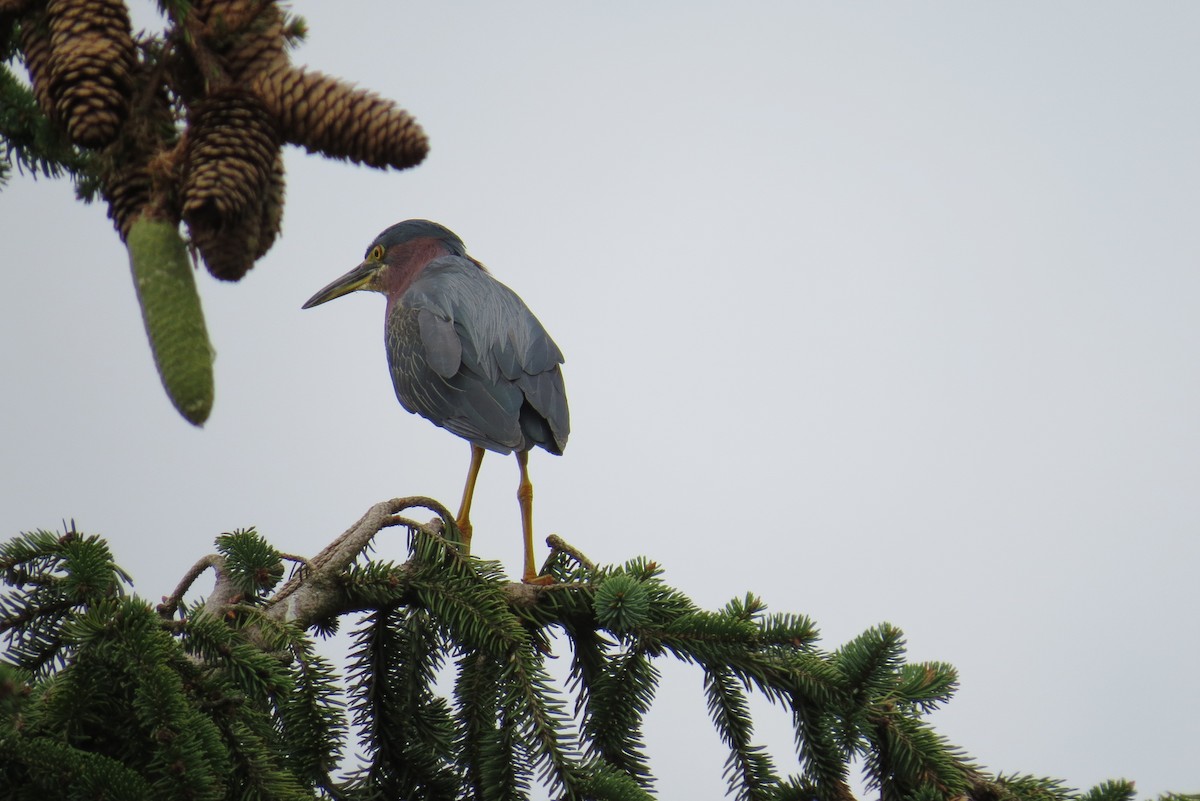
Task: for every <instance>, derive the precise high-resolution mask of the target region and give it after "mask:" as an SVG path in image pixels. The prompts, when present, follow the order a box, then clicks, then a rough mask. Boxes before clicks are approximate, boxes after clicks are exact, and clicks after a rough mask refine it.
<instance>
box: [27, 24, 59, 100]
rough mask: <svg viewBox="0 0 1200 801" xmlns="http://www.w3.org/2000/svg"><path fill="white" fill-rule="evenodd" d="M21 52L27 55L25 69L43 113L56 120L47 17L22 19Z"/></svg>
mask: <svg viewBox="0 0 1200 801" xmlns="http://www.w3.org/2000/svg"><path fill="white" fill-rule="evenodd" d="M21 52H22V53H24V54H25V69H27V70H28V71H29V82H30V83H31V84H33V95H34V97H36V98H37V102H38V105H39V106H40V107H41V109H42V113H43V114H45V115H46V116H47V117H49V118H50V119H55V118H56V117H57V114H56V112H55V110H54V99H53V98H52V97H51V95H50V27H49V25H48V23H47V22H46V15H45V14H40V13H32V14H27V15H25V17H24V18H22V19H21Z"/></svg>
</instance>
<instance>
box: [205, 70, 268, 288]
mask: <svg viewBox="0 0 1200 801" xmlns="http://www.w3.org/2000/svg"><path fill="white" fill-rule="evenodd" d="M188 137H189V141H188V148H187V160H186V164H185V168H184V176H183V186H182V192H181V197H182V202H183V219H184V220H185V221H186V222H187V224H188V229H189V230H190V231H191V234H192V241H193V243H195V245H196V247H197V248H198V249H199V250H200V254H201V255H202V256H203V257H204V263H205V264H206V265H207V266H208V270H209V272H211V273H212V274H213V275H214V276H216V277H217V278H221V279H224V280H228V281H236V280H238V279H239V278H241V277H242V276H243V275H245V274H246V271H247V270H249V269H250V267H251V266H253V264H254V259H255V258H256V257H257V254H258V253H259V251H260V249H261V250H262V252H266V251H265V248H263V247H262V242H263V232H262V229H263V224H264V219H265V218H266V216H267V212H266V211H265V206H266V204H267V203H268V199H269V198H274V197H279V198H282V190H279V192H278V193H276V191H275V190H274V189H273V188H272V183H273V181H275V180H276V178H275V175H276V160H277V158H278V157H279V146H280V142H279V135H278V133H277V132H276V130H275V126H274V123H273V122H272V120H271V119H270V117H269V116H268V115H267V112H266V110H265V109H264V108H263V107H262V104H261V103H260V102H259V101H258V99H257V98H255V97H254V96H253V95H249V94H247V93H245V92H243V91H241V90H240V89H235V88H230V89H224V90H221V91H219V92H217V93H215V94H214V95H212V96H211V97H209V98H207V99H206V100H204V101H201V102H200V103H197V104H196V106H195V107H194V108H193V109H192V118H191V121H190V124H189V127H188ZM279 174H280V176H281V175H282V169H280V170H279ZM269 235H270V238H271V239H272V240H273V239H274V227H272V229H271V230H270V232H269ZM266 247H270V244H269V243H268V244H267V245H266Z"/></svg>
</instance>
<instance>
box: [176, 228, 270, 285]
mask: <svg viewBox="0 0 1200 801" xmlns="http://www.w3.org/2000/svg"><path fill="white" fill-rule="evenodd" d="M261 227H262V226H261V223H260V220H259V218H258V217H256V216H252V215H250V214H244V215H242V216H240V217H237V218H235V219H233V220H231V221H229V222H227V223H226V224H224V225H222V226H217V225H214V224H212V223H211V222H210V221H208V220H204V219H201V220H196V221H193V222H189V223H188V231H189V232H190V233H191V235H192V244H193V245H195V247H196V249H197V250H199V251H200V255H201V256H203V257H204V266H205V267H207V268H208V272H209V274H211V275H212V276H213V277H214V278H219V279H221V280H222V281H237V280H240V279H241V278H242V276H244V275H245V274H246V273H248V272H249V271H250V268H251V267H253V266H254V259H255V256H254V254H255V253H256V252H257V251H258V249H259V239H260V231H261Z"/></svg>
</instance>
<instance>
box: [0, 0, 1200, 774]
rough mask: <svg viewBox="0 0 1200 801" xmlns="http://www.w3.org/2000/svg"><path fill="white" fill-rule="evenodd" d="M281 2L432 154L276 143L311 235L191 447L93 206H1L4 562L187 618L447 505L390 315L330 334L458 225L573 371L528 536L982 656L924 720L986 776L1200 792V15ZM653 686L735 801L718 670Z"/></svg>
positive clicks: (503, 479)
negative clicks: (27, 548)
mask: <svg viewBox="0 0 1200 801" xmlns="http://www.w3.org/2000/svg"><path fill="white" fill-rule="evenodd" d="M135 7H136V10H137V14H138V18H139V21H140V23H141V24H146V25H157V22H156V19H157V18H156V16H155V14H154V11H153V7H152V5H151V4H149V3H138V4H135ZM735 9H736V10H735ZM295 10H296V11H297V12H298V13H300V14H302V15H303V16H305V17H306V18H307V19H308V21H309V23H310V27H311V35H310V37H309V40H308V43H307V44H306V45H305V46H304V47H302V48H301V49H300V50H299V51H298V52H297V53H295V54H294V60H295V61H296V62H297V63H302V64H309V65H311V66H313V67H314V68H317V69H320V70H322V71H325V72H328V73H331V74H334V75H337V76H340V77H343V78H346V79H348V80H352V81H354V82H356V83H358V84H359V85H361V86H364V87H367V88H370V89H373V90H375V91H378V92H379V93H380V94H382V95H384V96H386V97H389V98H392V99H395V100H396V101H398V102H399V103H400V104H401V105H403V106H404V107H406V108H408V109H409V110H411V111H412V112H413V113H414V114H415V115H417V117H418V119H419V120H420V121H421V123H422V124H423V125H424V126H425V128H426V130H427V131H428V133H429V136H430V138H431V141H432V146H433V149H432V153H431V155H430V158H429V159H428V161H427V162H426V163H425V164H424V165H422V166H420V167H418V168H417V169H415V170H411V171H407V172H402V173H395V172H391V173H383V172H378V171H372V170H368V169H365V168H359V167H353V166H351V165H348V164H342V163H336V162H332V161H327V160H324V159H322V158H320V157H316V156H307V155H305V154H304V153H303V152H302V151H300V150H298V149H295V148H290V149H289V150H288V152H287V166H288V194H287V210H286V217H285V224H284V234H283V237H282V239H281V240H280V241H279V242H278V243H277V244H276V245H275V247H274V249H273V250H272V251H271V252H270V254H269V255H268V256H267V257H266V258H265V259H263V260H262V261H260V262H259V264H258V266H257V267H256V268H255V269H254V271H253V272H252V273H250V275H249V276H248V277H247V278H246V279H245V280H244V281H242V282H241V283H240V284H236V285H225V284H219V283H217V282H216V281H214V280H213V279H211V278H210V277H209V276H208V275H207V274H206V273H202V274H200V275H199V276H198V279H199V283H200V291H201V294H202V295H203V298H204V303H205V312H206V315H207V318H208V324H209V329H210V335H211V337H212V340H213V343H214V345H215V347H216V349H217V351H218V358H217V362H216V377H217V399H216V405H215V408H214V411H213V414H212V417H211V419H210V421H209V423H208V425H207V426H206V427H205V428H204V429H203V430H199V429H194V428H192V427H191V426H190V425H188V424H187V423H186V422H184V421H183V420H182V418H180V417H179V416H178V415H177V414H176V413H175V411H174V409H173V408H172V407H171V406H170V404H169V402H168V401H167V399H166V397H165V395H164V394H163V392H162V389H161V387H160V384H159V380H158V376H157V374H156V372H155V370H154V366H153V363H152V361H151V357H150V354H149V349H148V347H147V344H146V340H145V336H144V332H143V330H142V322H141V318H140V316H139V313H138V308H137V304H136V300H135V297H134V292H133V287H132V283H131V281H130V278H129V272H128V267H127V261H126V256H125V251H124V249H123V246H122V245H121V243H120V241H119V239H118V238H117V236H116V234H115V233H114V232H113V230H112V228H111V226H110V224H109V221H108V220H107V219H106V218H105V214H104V209H103V208H102V207H101V206H99V205H97V206H92V207H84V206H81V205H79V204H77V203H75V202H73V200H72V190H71V187H70V186H69V185H68V184H67V183H66V182H53V181H47V180H38V181H36V182H35V181H33V180H31V179H30V178H28V177H27V176H25V177H22V176H19V175H16V176H14V178H13V180H12V182H11V183H10V185H9V186H8V188H7V189H5V190H4V191H2V192H0V226H2V240H0V241H2V248H0V261H3V265H4V272H3V275H4V279H5V288H4V291H3V293H0V374H2V376H3V379H2V380H3V392H0V434H2V438H3V446H2V448H0V453H2V454H3V456H2V457H0V532H3V535H4V536H6V537H7V536H10V535H14V534H16V533H17V532H19V531H24V530H31V529H35V528H38V527H43V528H51V529H53V528H58V527H60V526H61V521H62V520H63V519H64V518H68V519H69V518H72V517H73V518H75V520H76V521H77V523H78V524H79V526H80V528H81V529H82V530H84V531H87V532H89V533H99V534H103V535H105V536H106V537H107V538H108V539H109V541H110V542H111V544H112V547H113V549H114V550H115V552H116V555H117V558H118V560H119V562H120V563H121V564H122V565H123V566H125V567H126V568H127V569H129V570H130V571H131V572H132V574H133V576H134V577H135V582H136V589H137V591H138V592H139V593H140V594H142V595H144V596H146V597H148V598H150V599H157V598H158V597H159V596H161V595H163V594H165V593H167V592H169V591H170V590H171V588H172V587H173V586H174V584H175V582H176V581H177V580H178V578H179V577H180V576H181V575H182V574H183V572H184V571H185V570H186V568H187V567H188V566H189V565H190V564H191V563H192V562H193V561H194V560H195V559H197V558H198V557H199V556H201V555H203V554H205V553H207V552H209V551H210V550H211V548H212V539H213V537H215V536H216V535H218V534H220V533H221V532H222V531H226V530H230V529H232V528H235V527H242V526H251V525H253V526H257V527H258V528H259V530H260V531H261V532H262V533H263V534H264V535H265V536H266V537H267V538H268V539H269V540H271V541H272V542H273V543H274V544H275V545H276V546H277V547H279V548H281V549H284V550H287V551H291V552H296V553H303V554H313V553H315V552H317V551H318V550H319V549H320V548H321V547H323V546H324V545H325V544H326V543H328V542H329V541H330V540H331V539H332V538H334V537H335V536H336V535H337V534H339V533H340V532H342V531H343V530H344V529H345V528H346V527H347V526H348V525H349V524H350V523H352V522H353V521H354V520H355V519H357V518H358V517H359V516H360V515H361V514H362V513H363V512H364V511H365V510H366V509H367V508H368V507H369V506H370V505H372V504H373V503H376V502H378V501H381V500H385V499H387V498H391V497H394V496H399V495H409V494H428V495H432V496H435V497H437V498H439V499H441V500H442V501H443V502H445V503H446V504H448V505H451V506H453V505H455V504H456V503H457V501H458V495H459V492H460V490H461V483H462V479H463V476H464V474H465V470H466V466H467V457H468V447H467V445H466V444H465V443H463V442H462V441H460V440H458V439H456V438H454V437H452V436H451V435H449V434H448V433H446V432H444V431H442V430H441V429H437V428H435V427H433V426H431V425H429V424H428V423H426V422H424V421H423V420H421V419H419V418H417V417H414V416H410V415H408V414H406V413H405V412H404V411H403V410H402V409H400V407H399V405H398V404H397V403H396V401H395V398H394V396H393V393H392V388H391V384H390V381H389V379H388V375H387V370H386V364H385V357H384V352H383V346H382V330H381V329H382V324H383V302H382V300H381V299H380V298H378V297H374V296H369V295H361V294H360V295H356V296H352V297H349V298H345V299H342V300H339V301H337V302H335V303H332V304H329V305H327V306H322V307H320V308H318V309H314V310H310V311H301V310H300V304H301V303H303V302H304V300H305V299H307V298H308V297H309V296H310V295H311V294H313V292H315V291H316V290H317V289H319V288H320V287H322V286H324V285H325V284H326V283H327V282H329V281H330V280H331V279H333V278H334V277H336V276H338V275H340V274H341V273H343V272H344V271H345V270H347V269H349V268H350V267H352V266H353V265H355V264H356V263H357V262H358V261H359V259H360V258H361V257H362V253H363V251H364V249H365V248H366V246H367V244H368V243H369V242H370V241H371V239H372V238H373V237H374V236H375V235H376V234H377V233H378V232H379V231H380V230H382V229H383V228H385V227H386V226H388V225H390V224H391V223H394V222H396V221H399V220H402V219H406V218H410V217H428V218H430V219H434V220H438V221H440V222H442V223H445V224H446V225H448V226H449V227H451V228H452V229H454V230H455V231H456V232H457V233H458V234H459V235H460V236H461V237H462V238H463V239H464V240H465V242H466V244H467V247H468V249H469V250H470V252H471V253H472V254H473V255H475V256H476V257H477V258H479V259H481V260H482V261H483V262H485V263H486V264H487V265H488V266H489V267H490V268H491V269H492V271H493V272H494V274H495V275H496V276H497V277H499V278H500V279H501V280H502V281H504V282H506V283H508V284H509V285H510V286H512V287H513V288H514V289H516V291H517V292H519V293H520V294H521V295H522V296H523V297H524V299H525V300H526V302H528V303H529V305H530V306H531V307H532V308H533V309H534V311H535V312H536V313H537V315H538V316H539V317H540V319H541V320H542V322H543V323H544V324H545V325H546V327H547V328H548V329H549V331H550V332H551V334H552V335H553V336H554V337H555V339H556V340H557V342H558V344H559V345H560V346H561V348H562V349H563V351H564V352H565V353H566V356H567V364H566V367H565V374H566V380H567V390H568V395H569V397H570V401H571V412H572V423H573V432H572V437H571V441H570V445H569V447H568V448H567V451H566V453H565V455H564V456H562V457H561V458H557V457H552V456H549V455H547V454H545V453H544V452H541V451H539V452H537V453H536V454H535V455H534V456H533V457H532V458H531V468H532V475H533V480H534V484H535V487H536V499H537V500H536V518H535V522H536V525H537V528H538V537H539V540H541V539H542V538H544V536H545V535H546V534H549V533H552V532H555V533H558V534H560V535H562V536H563V537H565V538H566V539H567V540H568V541H570V542H572V543H574V544H575V545H576V546H578V547H579V548H580V549H582V550H583V551H584V552H585V553H587V554H589V555H590V556H591V557H592V558H593V559H595V560H597V561H600V562H620V561H624V560H625V559H628V558H631V557H633V556H636V555H639V554H644V555H647V556H649V557H652V558H654V559H655V560H657V561H659V562H660V563H662V564H663V565H665V567H666V568H667V573H666V579H667V581H669V582H670V583H672V584H673V585H675V586H677V587H679V588H680V589H682V590H683V591H685V592H687V593H689V594H691V596H692V597H693V598H694V599H695V600H696V601H697V602H698V603H700V604H701V605H703V606H705V607H707V608H716V607H719V606H720V605H722V604H724V603H725V602H726V601H727V600H728V599H729V598H731V597H734V596H736V595H741V594H743V593H744V592H746V591H747V590H753V591H755V592H757V593H758V594H760V595H761V596H762V597H763V598H764V599H765V600H766V601H767V603H768V604H769V605H770V607H771V609H772V610H774V611H793V612H800V613H805V614H808V615H810V616H811V617H813V618H814V619H815V620H816V622H817V623H818V624H819V625H820V626H821V629H822V632H823V635H824V639H823V643H824V644H825V645H826V646H827V647H829V648H833V647H836V646H837V645H839V644H841V643H843V642H845V641H846V640H848V639H849V638H851V637H853V636H855V635H857V634H858V633H860V632H861V631H862V630H864V629H866V628H867V627H869V626H871V625H874V624H876V623H879V622H881V621H885V620H886V621H890V622H892V623H894V624H896V625H898V626H900V627H901V628H902V629H903V630H904V631H905V632H906V634H907V636H908V642H909V649H910V656H911V658H912V659H914V660H922V659H936V660H943V661H947V662H950V663H952V664H954V665H956V666H957V667H958V669H959V671H960V673H961V679H962V687H961V689H960V691H959V693H958V696H957V697H956V698H955V699H954V700H953V701H952V702H951V703H950V704H949V705H948V706H947V707H946V708H945V709H943V710H942V711H939V712H937V713H935V714H934V715H933V717H932V721H933V722H934V724H935V726H936V727H937V729H938V730H939V731H941V732H942V733H944V734H946V735H947V736H948V737H949V738H950V739H951V740H952V741H954V742H955V743H957V744H959V745H961V746H962V747H964V748H966V749H967V750H968V751H969V752H970V753H971V754H973V755H974V756H975V757H977V758H978V759H979V760H980V761H981V762H982V763H983V764H984V765H986V766H987V767H988V768H990V769H992V770H995V771H1003V772H1006V773H1012V772H1026V773H1033V774H1039V775H1053V776H1058V777H1061V778H1063V779H1064V780H1065V781H1066V782H1067V783H1068V784H1069V785H1071V786H1075V787H1079V788H1086V787H1090V786H1091V785H1093V784H1095V783H1096V782H1099V781H1101V780H1104V779H1108V778H1117V777H1125V778H1129V779H1133V780H1135V781H1136V782H1137V783H1138V788H1139V790H1140V792H1141V794H1142V795H1143V796H1149V795H1154V794H1157V793H1159V792H1162V791H1166V790H1176V791H1193V792H1194V791H1197V790H1200V757H1198V756H1197V755H1198V754H1200V690H1198V689H1197V681H1196V665H1197V662H1198V661H1200V637H1198V636H1197V635H1198V631H1197V629H1198V626H1197V622H1196V620H1197V611H1198V609H1197V607H1198V604H1197V600H1196V598H1197V591H1196V584H1197V582H1196V573H1197V565H1198V564H1200V537H1198V536H1197V531H1198V528H1200V377H1198V369H1200V264H1198V261H1200V158H1197V152H1198V151H1197V149H1198V147H1200V102H1198V101H1197V97H1198V93H1197V86H1200V5H1197V4H1194V3H1185V2H1173V3H1167V2H1144V3H1112V2H1086V3H1085V2H1060V3H1046V2H1037V3H1033V2H1021V3H998V2H992V3H949V2H943V3H895V4H886V5H884V4H879V3H854V4H850V3H839V4H833V3H827V4H826V3H822V4H813V3H794V2H788V3H783V2H779V3H770V2H762V3H742V4H737V5H736V6H735V5H734V4H733V3H726V4H718V3H711V2H688V3H684V2H658V3H620V2H617V3H587V4H584V3H570V2H517V3H512V4H503V5H499V4H491V3H482V2H476V3H461V4H434V3H389V2H354V3H317V2H300V3H297V4H296V5H295ZM516 479H517V473H516V466H515V463H514V460H512V459H511V458H501V457H496V456H490V457H489V458H488V459H487V460H486V461H485V463H484V470H483V473H482V477H481V484H480V489H479V494H478V495H477V498H476V506H475V514H474V518H475V523H476V549H477V551H478V552H479V553H481V554H483V555H486V556H489V557H493V558H499V559H502V560H503V561H504V562H505V563H506V564H507V565H509V566H510V568H511V570H512V571H513V573H514V574H516V573H518V571H519V560H520V537H519V522H518V512H517V505H516V503H515V499H514V492H515V489H516ZM402 549H403V535H402V534H401V533H399V532H396V533H395V534H394V536H393V537H392V538H391V539H390V540H384V541H382V542H381V543H380V548H379V555H380V556H382V557H384V558H400V557H401V556H402ZM544 554H545V550H544V548H543V549H542V550H540V556H544ZM566 660H567V655H566V654H563V655H562V659H561V660H560V661H562V662H563V663H565V662H566ZM666 674H667V680H665V681H664V683H663V686H662V688H661V690H660V692H659V699H658V702H657V704H656V707H655V712H654V713H653V715H652V717H651V719H650V722H649V731H648V736H649V741H650V752H651V754H652V756H653V764H654V767H655V770H656V773H657V775H658V777H659V791H660V794H661V796H662V797H663V798H682V797H708V798H719V797H722V795H723V792H724V784H723V782H722V780H721V778H720V777H721V768H722V763H723V761H724V758H725V751H724V748H723V747H722V746H721V745H720V743H719V741H718V739H717V737H716V735H715V734H714V733H712V731H711V728H710V726H709V725H708V723H707V718H706V714H705V711H704V702H703V696H702V694H701V677H700V674H699V673H698V672H696V671H695V670H690V669H687V668H682V667H681V668H677V669H676V668H668V669H667V670H666ZM757 708H759V709H760V710H761V712H762V717H761V719H760V723H759V727H758V733H759V739H760V740H761V741H763V742H766V743H767V744H768V745H769V747H770V750H771V752H772V753H773V754H774V755H776V757H777V766H778V767H779V768H780V770H781V771H782V772H784V773H790V772H794V771H795V770H796V762H795V758H794V752H793V746H792V739H791V731H790V726H789V723H788V718H787V716H786V714H784V713H782V712H780V711H773V710H772V709H771V708H770V707H769V706H767V705H759V707H757Z"/></svg>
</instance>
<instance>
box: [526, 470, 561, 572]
mask: <svg viewBox="0 0 1200 801" xmlns="http://www.w3.org/2000/svg"><path fill="white" fill-rule="evenodd" d="M517 464H518V465H519V466H520V468H521V482H520V483H519V484H518V485H517V503H519V504H521V533H522V534H524V535H525V575H523V576H522V577H521V581H523V582H525V583H526V584H552V583H553V582H554V580H553V579H552V578H550V577H549V576H539V575H538V572H537V565H535V564H534V562H533V484H532V482H530V480H529V451H517Z"/></svg>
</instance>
